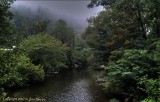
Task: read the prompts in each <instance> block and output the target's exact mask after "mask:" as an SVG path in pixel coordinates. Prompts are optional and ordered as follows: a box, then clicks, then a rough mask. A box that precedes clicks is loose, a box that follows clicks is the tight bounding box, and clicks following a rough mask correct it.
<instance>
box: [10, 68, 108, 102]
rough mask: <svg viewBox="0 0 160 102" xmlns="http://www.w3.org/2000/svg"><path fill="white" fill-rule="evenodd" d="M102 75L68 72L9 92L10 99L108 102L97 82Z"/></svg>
mask: <svg viewBox="0 0 160 102" xmlns="http://www.w3.org/2000/svg"><path fill="white" fill-rule="evenodd" d="M100 75H101V73H100V72H94V73H93V72H91V71H87V70H78V71H77V70H73V71H66V72H63V73H59V74H55V75H53V76H51V77H48V78H46V79H45V80H44V82H42V83H38V84H34V85H31V86H29V87H25V88H20V89H14V90H12V91H11V92H9V97H12V98H21V99H23V98H24V99H37V100H38V101H37V102H39V101H40V100H41V101H44V100H45V101H44V102H108V101H107V97H106V95H105V93H104V92H103V91H102V88H100V86H99V85H98V84H97V83H96V82H95V79H96V78H97V77H99V76H100ZM17 102H18V101H17ZM31 102H32V101H31ZM33 102H34V101H33Z"/></svg>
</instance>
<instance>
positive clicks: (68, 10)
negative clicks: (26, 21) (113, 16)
mask: <svg viewBox="0 0 160 102" xmlns="http://www.w3.org/2000/svg"><path fill="white" fill-rule="evenodd" d="M89 3H90V1H89V0H59V1H58V0H46V1H44V0H37V1H36V0H34V1H33V0H32V1H31V0H28V1H27V0H17V1H15V2H14V4H13V6H23V5H24V6H27V7H29V8H31V9H37V8H39V7H42V8H46V9H47V12H50V13H51V15H52V16H53V18H57V19H64V20H65V21H66V22H67V23H68V24H69V25H70V26H71V27H73V28H74V29H75V30H76V32H78V33H81V32H82V31H83V30H84V29H85V28H86V27H87V18H90V17H91V16H96V15H97V14H98V13H99V12H100V11H102V10H103V8H102V7H96V8H93V9H89V8H87V5H88V4H89Z"/></svg>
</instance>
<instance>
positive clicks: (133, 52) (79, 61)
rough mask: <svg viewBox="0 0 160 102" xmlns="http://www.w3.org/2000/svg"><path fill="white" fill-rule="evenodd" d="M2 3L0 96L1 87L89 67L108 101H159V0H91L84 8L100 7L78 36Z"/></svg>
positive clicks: (61, 23)
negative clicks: (102, 9) (96, 75)
mask: <svg viewBox="0 0 160 102" xmlns="http://www.w3.org/2000/svg"><path fill="white" fill-rule="evenodd" d="M2 1H3V2H2ZM2 1H0V13H1V15H2V16H0V64H1V65H0V99H3V98H4V97H6V96H7V93H6V92H5V90H6V89H10V88H14V87H25V86H28V85H30V84H34V83H37V82H43V80H44V78H45V77H47V76H51V75H52V74H59V73H60V72H61V71H65V70H71V69H83V68H89V69H92V70H98V71H102V72H104V75H103V76H102V77H100V78H98V79H97V84H99V85H100V86H102V89H103V90H104V92H105V93H106V94H107V95H110V96H111V97H112V98H111V100H110V102H119V101H118V100H117V99H116V98H114V97H113V96H119V97H120V99H123V101H125V102H159V101H160V16H159V15H160V12H159V11H160V6H159V5H160V1H159V0H91V3H90V4H89V5H88V8H94V7H96V6H103V7H104V9H105V10H104V11H101V12H100V13H99V14H98V15H97V16H95V17H91V18H89V19H88V27H87V28H86V29H85V31H84V32H83V33H82V34H81V36H77V35H76V33H75V31H74V29H73V28H71V27H70V26H69V25H68V24H67V23H66V21H64V20H62V19H59V20H57V21H55V22H51V21H52V19H49V17H48V18H47V17H46V15H45V17H44V16H43V14H45V13H44V11H43V10H42V11H41V10H40V9H38V12H37V15H36V16H35V15H33V14H32V13H31V12H30V11H28V14H30V15H29V16H28V17H25V16H23V14H24V12H23V13H22V12H21V10H18V9H17V11H16V12H13V10H12V8H11V4H12V3H13V2H14V0H2ZM24 9H25V8H24ZM26 9H27V8H26ZM40 12H41V13H40ZM51 25H52V26H51ZM12 46H14V48H12Z"/></svg>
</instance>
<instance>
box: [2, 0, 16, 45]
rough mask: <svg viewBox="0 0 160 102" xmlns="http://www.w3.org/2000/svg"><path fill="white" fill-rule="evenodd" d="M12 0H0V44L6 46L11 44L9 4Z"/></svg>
mask: <svg viewBox="0 0 160 102" xmlns="http://www.w3.org/2000/svg"><path fill="white" fill-rule="evenodd" d="M13 1H14V0H1V1H0V46H1V47H4V46H5V47H6V46H11V45H12V43H11V42H12V38H13V37H12V31H13V25H12V24H11V19H12V13H11V12H10V11H9V8H10V5H11V4H12V3H13Z"/></svg>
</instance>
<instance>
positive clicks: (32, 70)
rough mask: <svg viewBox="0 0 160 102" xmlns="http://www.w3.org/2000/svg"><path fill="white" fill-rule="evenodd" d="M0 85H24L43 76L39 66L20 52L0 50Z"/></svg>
mask: <svg viewBox="0 0 160 102" xmlns="http://www.w3.org/2000/svg"><path fill="white" fill-rule="evenodd" d="M0 63H1V66H0V86H1V87H2V86H4V87H13V86H16V85H18V86H25V85H26V84H27V83H29V82H31V81H40V80H43V78H44V71H43V69H42V67H41V66H35V65H33V64H32V63H31V61H30V59H29V58H28V57H27V56H26V55H24V54H22V53H14V52H13V51H0Z"/></svg>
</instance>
